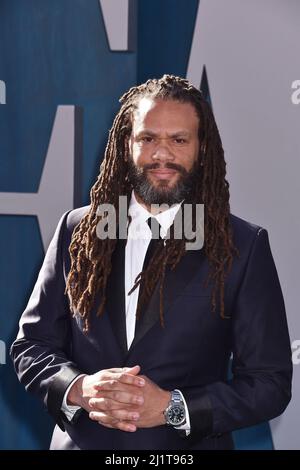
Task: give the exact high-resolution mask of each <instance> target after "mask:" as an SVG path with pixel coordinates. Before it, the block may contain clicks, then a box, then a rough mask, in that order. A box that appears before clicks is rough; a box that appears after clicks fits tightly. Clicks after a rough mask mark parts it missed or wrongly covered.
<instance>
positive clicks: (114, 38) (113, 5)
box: [99, 0, 129, 51]
mask: <svg viewBox="0 0 300 470" xmlns="http://www.w3.org/2000/svg"><path fill="white" fill-rule="evenodd" d="M99 1H100V6H101V9H102V15H103V20H104V24H105V29H106V33H107V37H108V42H109V47H110V50H112V51H127V50H128V49H129V44H128V42H129V0H99Z"/></svg>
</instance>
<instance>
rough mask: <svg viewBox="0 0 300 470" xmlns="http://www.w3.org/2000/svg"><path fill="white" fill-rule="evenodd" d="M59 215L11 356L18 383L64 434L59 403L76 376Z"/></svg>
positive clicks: (64, 219) (64, 221)
mask: <svg viewBox="0 0 300 470" xmlns="http://www.w3.org/2000/svg"><path fill="white" fill-rule="evenodd" d="M67 216H68V213H66V214H64V215H63V216H62V218H61V220H60V222H59V224H58V227H57V229H56V231H55V234H54V237H53V239H52V241H51V243H50V245H49V248H48V250H47V253H46V256H45V259H44V262H43V265H42V268H41V270H40V272H39V275H38V279H37V281H36V284H35V286H34V289H33V292H32V294H31V297H30V299H29V302H28V304H27V307H26V309H25V311H24V313H23V314H22V317H21V319H20V324H19V326H20V328H19V333H18V336H17V339H16V340H15V341H14V343H13V344H12V346H11V350H10V355H11V358H12V360H13V362H14V367H15V370H16V373H17V375H18V378H19V380H20V382H21V383H23V384H24V385H25V388H26V390H28V391H30V392H32V393H34V394H36V395H38V396H39V397H40V398H41V399H42V400H43V402H44V404H45V405H46V407H47V408H48V411H49V413H50V414H51V415H52V416H53V417H54V419H55V420H56V422H57V424H58V425H59V426H60V428H61V429H63V430H64V425H63V420H64V418H65V417H64V414H63V413H62V412H61V404H62V400H63V396H64V393H65V391H66V389H67V387H68V385H69V384H70V383H71V382H72V381H73V380H74V378H75V377H76V376H77V375H79V374H81V373H82V371H80V370H78V368H77V366H76V364H74V363H73V362H72V361H71V360H70V359H69V358H70V355H71V314H70V310H69V305H68V300H67V297H66V295H65V294H64V291H65V279H64V275H63V261H62V248H63V241H64V233H65V226H66V219H67Z"/></svg>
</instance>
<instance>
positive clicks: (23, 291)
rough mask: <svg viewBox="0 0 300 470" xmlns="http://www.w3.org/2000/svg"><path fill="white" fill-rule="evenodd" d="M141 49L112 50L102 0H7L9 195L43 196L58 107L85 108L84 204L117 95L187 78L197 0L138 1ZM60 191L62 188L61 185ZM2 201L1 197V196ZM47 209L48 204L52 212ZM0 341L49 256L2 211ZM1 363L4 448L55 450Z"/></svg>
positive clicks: (0, 16)
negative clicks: (155, 81) (159, 79)
mask: <svg viewBox="0 0 300 470" xmlns="http://www.w3.org/2000/svg"><path fill="white" fill-rule="evenodd" d="M135 8H136V18H137V23H136V24H137V31H136V33H137V34H136V39H137V40H136V45H135V47H134V48H133V50H132V51H126V52H113V51H110V49H109V45H108V40H107V34H106V30H105V25H104V21H103V15H102V13H101V8H100V5H99V1H98V0H88V1H87V0H38V1H37V0H26V2H24V1H23V0H1V1H0V79H1V80H4V81H5V83H6V88H7V91H6V92H7V98H6V101H7V103H6V104H5V105H2V106H0V158H1V165H0V192H22V193H26V192H36V191H37V190H38V186H39V182H40V178H41V174H42V170H43V165H44V161H45V156H46V152H47V147H48V143H49V138H50V135H51V130H52V126H53V121H54V116H55V111H56V108H57V106H58V105H61V104H76V105H80V106H82V108H83V159H82V165H81V168H82V175H81V183H80V184H81V187H80V188H77V189H78V190H79V193H80V194H81V201H80V205H84V204H87V203H88V201H89V189H90V187H91V184H92V183H93V182H94V179H95V177H96V175H97V174H98V168H99V164H100V161H101V156H102V154H103V150H104V146H105V142H106V139H107V133H108V129H109V128H110V126H111V123H112V118H113V116H114V114H115V112H116V111H117V109H118V98H119V96H120V95H121V94H122V93H123V92H124V91H125V90H127V89H128V88H129V87H130V86H133V85H135V84H136V83H140V82H143V81H145V80H146V79H147V78H150V77H154V76H161V75H162V74H163V73H173V74H177V75H181V76H185V75H186V69H187V64H188V58H189V53H190V47H191V42H192V37H193V29H194V24H195V19H196V13H197V8H198V0H189V1H186V0H164V1H161V0H139V1H138V2H136V4H135ZM54 189H55V188H54ZM0 197H1V195H0ZM45 210H47V207H45ZM0 246H1V265H0V298H1V304H0V309H1V310H0V340H2V341H4V342H5V343H6V346H7V353H8V349H9V346H10V344H11V342H12V340H13V339H14V338H15V335H16V333H17V323H18V319H19V317H20V315H21V313H22V310H23V309H24V307H25V305H26V303H27V300H28V297H29V295H30V292H31V290H32V288H33V285H34V282H35V279H36V276H37V273H38V270H39V267H40V265H41V262H42V259H43V256H44V251H43V245H42V240H41V236H40V231H39V226H38V223H37V219H36V218H35V217H33V216H13V215H0ZM6 356H7V357H6V363H5V364H1V365H0V416H1V426H0V448H1V449H47V448H48V445H49V439H50V434H51V431H52V429H53V422H52V420H51V418H50V417H49V416H48V415H47V413H46V411H45V410H44V409H43V407H42V405H41V404H40V403H39V402H38V401H37V400H36V399H35V398H34V397H31V396H30V395H29V394H27V393H26V392H25V391H24V390H23V387H22V386H21V385H20V384H19V383H18V381H17V378H16V376H15V374H14V371H13V367H12V364H11V363H10V359H9V358H8V354H7V355H6ZM234 438H235V442H236V446H237V448H241V449H242V448H243V449H246V448H250V449H251V448H252V449H261V448H265V449H269V448H272V440H271V435H270V431H269V425H268V424H267V423H266V424H264V425H260V426H257V427H255V428H251V429H247V430H242V431H239V432H236V433H235V435H234Z"/></svg>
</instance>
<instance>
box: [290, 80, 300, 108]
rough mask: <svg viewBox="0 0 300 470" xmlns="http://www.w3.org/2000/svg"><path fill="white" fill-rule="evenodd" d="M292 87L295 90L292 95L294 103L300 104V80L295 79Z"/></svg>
mask: <svg viewBox="0 0 300 470" xmlns="http://www.w3.org/2000/svg"><path fill="white" fill-rule="evenodd" d="M292 89H293V90H295V91H294V92H293V93H292V96H291V100H292V103H293V104H300V80H294V81H293V83H292Z"/></svg>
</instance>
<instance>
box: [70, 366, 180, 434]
mask: <svg viewBox="0 0 300 470" xmlns="http://www.w3.org/2000/svg"><path fill="white" fill-rule="evenodd" d="M140 370H141V368H140V366H138V365H137V366H134V367H124V368H112V369H105V370H102V371H99V372H96V373H95V374H93V375H86V376H84V377H81V378H79V379H78V380H77V381H76V382H75V383H74V385H73V386H72V388H71V390H70V392H69V394H68V403H69V404H73V405H74V404H75V405H78V406H81V407H82V408H84V409H85V410H86V411H87V412H88V413H89V417H90V419H92V420H94V421H98V423H99V424H101V425H103V426H106V427H108V428H115V429H119V430H121V431H127V432H135V431H136V430H137V428H148V427H153V426H159V425H162V424H165V419H164V415H163V410H164V409H165V408H166V407H167V405H168V402H169V400H170V395H171V394H170V392H168V391H167V390H163V389H161V388H160V387H159V386H158V385H156V384H155V383H154V382H152V380H150V379H149V378H147V377H146V376H141V375H138V374H139V372H140Z"/></svg>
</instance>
